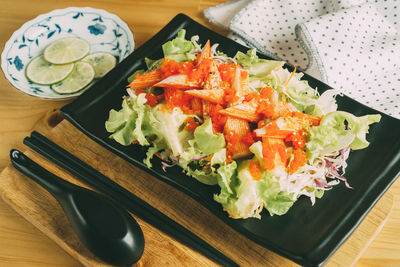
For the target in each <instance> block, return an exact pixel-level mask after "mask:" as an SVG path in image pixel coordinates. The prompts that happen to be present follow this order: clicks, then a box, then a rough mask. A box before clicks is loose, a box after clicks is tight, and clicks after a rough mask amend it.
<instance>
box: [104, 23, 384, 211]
mask: <svg viewBox="0 0 400 267" xmlns="http://www.w3.org/2000/svg"><path fill="white" fill-rule="evenodd" d="M185 34H186V32H185V30H181V31H180V32H179V33H178V35H177V37H176V38H175V39H173V40H171V41H168V42H167V43H165V44H164V45H162V50H163V54H164V57H163V58H161V59H148V58H146V59H145V61H146V65H147V69H145V70H139V71H137V72H135V73H134V74H133V75H132V76H131V77H130V78H129V81H128V82H129V85H128V88H127V92H128V95H127V96H125V97H124V98H123V100H122V107H121V109H120V110H118V111H117V110H111V111H110V113H109V118H108V120H107V121H106V122H105V127H106V130H107V131H108V132H109V133H111V135H110V138H112V139H114V140H115V141H116V142H118V143H120V144H122V145H125V146H128V145H131V144H140V145H142V146H147V147H148V150H147V154H146V155H147V157H146V158H145V159H144V162H145V164H146V165H147V166H148V167H149V168H150V167H151V166H152V159H153V157H154V156H156V157H158V158H160V159H161V162H162V163H161V164H162V167H163V169H164V170H165V169H166V168H168V167H171V166H175V165H178V166H180V167H181V168H182V170H183V172H184V173H185V174H187V175H188V176H189V177H188V179H192V178H191V177H193V178H195V179H197V180H198V181H200V182H202V183H205V184H208V185H218V186H219V188H220V190H219V193H217V194H215V195H214V200H215V201H217V202H218V203H220V204H221V205H222V207H223V209H224V210H225V211H226V212H227V213H228V214H229V216H230V217H232V218H250V217H255V218H261V215H260V213H261V211H262V210H263V209H266V210H267V211H268V212H269V214H270V215H283V214H285V213H286V212H287V211H288V210H289V209H290V207H291V206H292V205H293V203H294V202H295V201H296V200H297V199H298V198H299V197H300V196H305V197H308V198H309V199H310V201H311V204H314V203H315V201H316V199H317V198H321V197H322V196H323V194H324V192H325V191H326V190H330V189H332V188H333V186H335V185H337V184H338V183H340V182H343V183H345V185H346V186H347V187H349V188H351V186H350V184H349V183H348V181H347V180H346V178H345V177H344V176H343V175H344V173H345V168H346V166H347V164H346V160H347V158H348V156H349V153H350V151H351V150H358V149H363V148H365V147H367V146H368V145H369V142H368V141H367V140H366V134H367V133H368V129H369V125H370V124H372V123H375V122H379V120H380V115H365V116H362V117H357V116H354V115H353V114H350V113H348V112H344V111H338V110H337V104H336V101H335V96H336V95H337V92H336V91H335V90H333V89H332V90H327V91H325V92H324V93H322V94H321V95H320V94H319V93H318V92H317V90H316V89H314V88H311V87H310V86H309V85H308V83H307V81H305V80H301V77H302V74H301V73H296V70H294V71H293V72H291V71H289V70H287V69H286V68H284V67H283V65H284V62H283V61H276V60H267V59H261V58H259V57H258V56H257V55H256V51H255V50H254V49H251V50H249V51H248V52H247V53H242V52H237V54H236V55H235V56H234V57H229V56H227V55H226V54H224V53H223V52H220V51H218V50H217V44H214V45H212V46H211V45H210V42H209V41H207V43H206V44H205V45H204V46H203V47H202V46H201V45H200V44H199V43H198V37H197V36H194V37H192V38H190V40H189V39H186V38H185Z"/></svg>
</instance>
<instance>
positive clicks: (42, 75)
mask: <svg viewBox="0 0 400 267" xmlns="http://www.w3.org/2000/svg"><path fill="white" fill-rule="evenodd" d="M73 69H74V64H64V65H54V64H51V63H50V62H47V61H46V60H45V59H44V57H43V56H38V57H36V58H34V59H32V60H31V62H29V64H28V66H27V67H26V70H25V74H26V77H27V78H28V79H29V80H31V81H32V82H34V83H38V84H44V85H49V84H53V83H57V82H59V81H62V80H63V79H65V78H66V77H67V76H68V75H69V74H70V73H71V72H72V70H73Z"/></svg>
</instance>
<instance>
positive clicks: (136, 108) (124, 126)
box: [105, 94, 151, 146]
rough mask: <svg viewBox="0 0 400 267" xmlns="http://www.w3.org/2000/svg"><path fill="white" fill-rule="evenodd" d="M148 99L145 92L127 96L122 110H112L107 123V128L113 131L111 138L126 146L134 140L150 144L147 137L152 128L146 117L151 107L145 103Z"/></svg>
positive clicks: (142, 143)
mask: <svg viewBox="0 0 400 267" xmlns="http://www.w3.org/2000/svg"><path fill="white" fill-rule="evenodd" d="M146 101H147V100H146V98H145V94H140V95H138V96H137V97H135V98H130V99H129V98H125V99H124V100H123V101H122V108H121V110H119V111H116V110H114V109H112V110H110V113H109V118H108V120H107V121H106V123H105V126H106V130H107V131H108V132H110V133H112V135H110V138H112V139H114V140H115V141H117V142H118V143H120V144H122V145H124V146H127V145H130V144H132V142H133V141H137V142H139V144H141V145H143V146H145V145H149V142H148V140H147V139H146V137H148V136H149V135H151V129H150V126H149V125H148V124H147V123H146V117H147V116H148V114H149V110H150V108H149V106H147V105H145V103H146Z"/></svg>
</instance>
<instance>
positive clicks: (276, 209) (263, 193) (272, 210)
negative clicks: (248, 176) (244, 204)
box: [258, 174, 295, 216]
mask: <svg viewBox="0 0 400 267" xmlns="http://www.w3.org/2000/svg"><path fill="white" fill-rule="evenodd" d="M258 190H259V194H260V197H261V199H262V200H263V203H264V208H265V209H266V210H268V212H269V214H270V215H271V216H272V215H283V214H285V213H286V212H288V210H289V209H290V208H291V207H292V206H293V203H294V202H295V200H293V198H292V197H291V196H290V195H288V194H287V193H286V192H284V191H281V190H280V185H279V183H278V182H276V181H274V180H273V178H272V176H271V175H266V174H265V175H264V176H263V178H262V179H261V180H260V181H259V183H258Z"/></svg>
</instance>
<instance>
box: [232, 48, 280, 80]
mask: <svg viewBox="0 0 400 267" xmlns="http://www.w3.org/2000/svg"><path fill="white" fill-rule="evenodd" d="M234 58H235V60H236V61H237V63H239V64H241V65H242V66H244V67H245V68H247V69H248V71H249V76H250V78H251V79H252V78H257V79H260V78H264V77H266V76H267V75H268V74H270V73H271V71H273V70H277V69H280V68H281V67H282V66H283V65H284V64H285V62H284V61H277V60H268V59H262V58H259V57H258V56H257V54H256V49H250V50H249V51H247V53H246V54H244V53H242V52H240V51H239V52H237V54H236V55H235V57H234Z"/></svg>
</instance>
